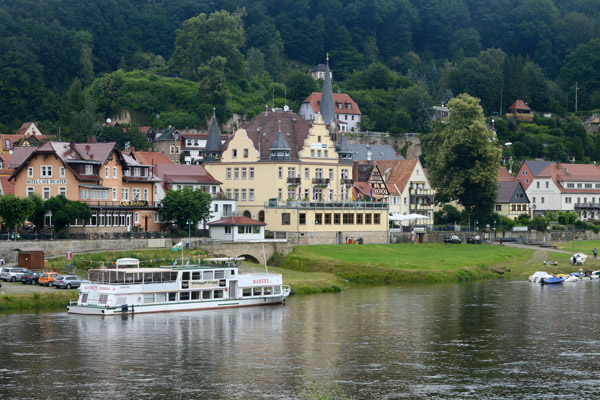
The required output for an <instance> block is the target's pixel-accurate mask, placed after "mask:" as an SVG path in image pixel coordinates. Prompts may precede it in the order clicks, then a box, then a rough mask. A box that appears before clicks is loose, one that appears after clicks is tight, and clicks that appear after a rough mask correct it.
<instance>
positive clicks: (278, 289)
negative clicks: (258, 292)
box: [273, 286, 281, 294]
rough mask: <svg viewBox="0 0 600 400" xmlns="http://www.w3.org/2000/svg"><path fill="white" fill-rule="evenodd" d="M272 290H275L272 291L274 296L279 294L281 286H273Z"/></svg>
mask: <svg viewBox="0 0 600 400" xmlns="http://www.w3.org/2000/svg"><path fill="white" fill-rule="evenodd" d="M274 289H275V290H273V293H274V294H281V286H275V288H274Z"/></svg>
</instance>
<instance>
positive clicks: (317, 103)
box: [302, 92, 361, 115]
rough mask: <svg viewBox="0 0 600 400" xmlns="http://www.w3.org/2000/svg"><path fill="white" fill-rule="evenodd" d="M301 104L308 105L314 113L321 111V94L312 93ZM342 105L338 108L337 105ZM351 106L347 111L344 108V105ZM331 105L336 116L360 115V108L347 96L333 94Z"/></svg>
mask: <svg viewBox="0 0 600 400" xmlns="http://www.w3.org/2000/svg"><path fill="white" fill-rule="evenodd" d="M302 103H310V106H311V107H312V109H313V111H314V112H317V111H319V110H321V93H320V92H312V93H311V94H310V95H308V97H307V98H306V99H304V101H303V102H302ZM340 103H341V104H342V108H338V104H340ZM348 103H349V104H352V108H351V109H350V110H348V109H347V108H346V104H348ZM333 104H334V108H335V113H336V114H357V115H361V113H360V108H358V104H356V102H355V101H354V100H352V97H350V96H348V95H347V94H345V93H334V94H333Z"/></svg>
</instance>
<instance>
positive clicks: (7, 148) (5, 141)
mask: <svg viewBox="0 0 600 400" xmlns="http://www.w3.org/2000/svg"><path fill="white" fill-rule="evenodd" d="M4 143H5V145H6V150H10V139H5V140H4Z"/></svg>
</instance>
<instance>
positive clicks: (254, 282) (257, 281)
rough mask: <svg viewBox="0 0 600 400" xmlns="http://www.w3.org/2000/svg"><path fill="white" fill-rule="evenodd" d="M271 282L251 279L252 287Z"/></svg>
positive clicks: (265, 279) (264, 279)
mask: <svg viewBox="0 0 600 400" xmlns="http://www.w3.org/2000/svg"><path fill="white" fill-rule="evenodd" d="M270 282H271V281H270V280H269V279H267V278H263V279H253V280H252V284H254V285H259V284H261V283H270Z"/></svg>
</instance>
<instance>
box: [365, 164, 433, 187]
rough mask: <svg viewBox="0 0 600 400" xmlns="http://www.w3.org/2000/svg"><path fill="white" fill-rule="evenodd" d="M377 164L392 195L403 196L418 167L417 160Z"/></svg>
mask: <svg viewBox="0 0 600 400" xmlns="http://www.w3.org/2000/svg"><path fill="white" fill-rule="evenodd" d="M376 163H377V166H378V167H379V170H380V171H381V174H382V176H383V179H384V180H385V184H386V186H387V188H388V191H389V192H390V194H391V195H392V194H393V195H401V194H402V193H403V192H404V191H405V190H406V186H407V185H408V183H409V181H410V177H411V175H412V173H413V171H414V170H415V167H416V166H417V160H395V161H376ZM423 179H425V177H423Z"/></svg>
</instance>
